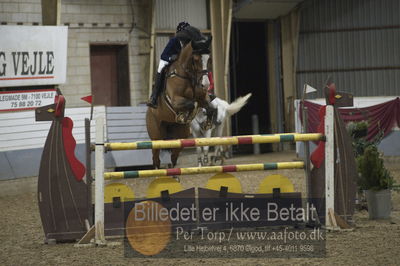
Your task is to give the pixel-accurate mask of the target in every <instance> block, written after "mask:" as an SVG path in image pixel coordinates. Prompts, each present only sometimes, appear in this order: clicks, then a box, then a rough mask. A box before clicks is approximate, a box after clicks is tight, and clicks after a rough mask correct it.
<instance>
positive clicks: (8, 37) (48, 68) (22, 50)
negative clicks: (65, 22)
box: [0, 26, 68, 87]
mask: <svg viewBox="0 0 400 266" xmlns="http://www.w3.org/2000/svg"><path fill="white" fill-rule="evenodd" d="M0 36H1V37H0V87H16V86H32V85H56V84H61V83H65V80H66V72H67V71H66V70H67V41H68V27H64V26H0Z"/></svg>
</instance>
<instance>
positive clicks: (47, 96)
mask: <svg viewBox="0 0 400 266" xmlns="http://www.w3.org/2000/svg"><path fill="white" fill-rule="evenodd" d="M55 96H56V90H54V89H49V90H46V89H43V90H29V91H1V92H0V112H1V111H3V112H7V111H21V110H30V109H35V108H37V107H40V106H45V105H48V104H52V103H54V97H55Z"/></svg>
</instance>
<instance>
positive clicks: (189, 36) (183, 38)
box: [147, 21, 215, 108]
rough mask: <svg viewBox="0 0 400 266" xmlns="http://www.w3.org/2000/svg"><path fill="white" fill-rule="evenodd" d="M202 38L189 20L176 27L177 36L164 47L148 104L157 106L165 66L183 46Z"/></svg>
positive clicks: (175, 56) (176, 55)
mask: <svg viewBox="0 0 400 266" xmlns="http://www.w3.org/2000/svg"><path fill="white" fill-rule="evenodd" d="M202 39H204V36H203V35H202V34H201V32H200V31H199V30H198V29H197V28H195V27H192V26H190V24H189V23H188V22H186V21H182V22H180V23H179V24H178V26H177V27H176V34H175V37H173V38H171V39H170V40H169V42H168V44H167V46H166V47H165V48H164V51H163V52H162V54H161V59H160V62H159V64H158V69H157V77H156V81H155V84H154V87H153V91H152V93H151V96H150V99H149V101H148V102H147V106H149V107H152V108H157V100H158V96H159V95H160V93H161V91H162V88H161V85H162V81H163V80H162V71H163V69H164V67H165V66H167V65H169V64H170V63H171V62H173V61H175V60H176V59H177V57H178V54H179V52H180V51H181V49H182V47H184V46H185V45H186V44H188V43H189V42H190V41H192V40H193V41H198V40H202ZM211 98H212V99H214V98H215V97H214V98H213V97H212V96H211Z"/></svg>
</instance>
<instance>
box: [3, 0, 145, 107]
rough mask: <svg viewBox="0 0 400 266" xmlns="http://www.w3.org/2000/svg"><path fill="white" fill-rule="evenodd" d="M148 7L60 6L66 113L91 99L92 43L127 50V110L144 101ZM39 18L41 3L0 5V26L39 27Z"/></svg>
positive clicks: (83, 1)
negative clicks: (63, 27)
mask: <svg viewBox="0 0 400 266" xmlns="http://www.w3.org/2000/svg"><path fill="white" fill-rule="evenodd" d="M149 4H150V1H147V0H97V1H95V0H68V1H61V25H67V26H68V27H69V30H68V62H67V81H66V83H65V84H62V85H61V86H60V88H61V90H62V92H63V93H64V95H65V96H66V99H67V101H68V106H69V107H79V106H87V104H86V103H85V102H83V101H82V100H80V98H81V97H83V96H86V95H89V94H90V93H91V81H90V44H93V43H102V44H107V43H110V44H112V43H114V44H115V43H123V44H128V46H129V72H130V89H131V93H130V95H131V105H133V106H135V105H137V104H139V103H142V102H144V101H146V100H147V97H148V69H149V51H150V48H149V47H150V35H149V32H150V18H151V11H150V6H149ZM41 13H42V12H41V0H0V23H1V24H3V25H4V24H7V25H18V24H20V25H41V22H42V18H41ZM132 13H133V16H132ZM133 23H134V24H133Z"/></svg>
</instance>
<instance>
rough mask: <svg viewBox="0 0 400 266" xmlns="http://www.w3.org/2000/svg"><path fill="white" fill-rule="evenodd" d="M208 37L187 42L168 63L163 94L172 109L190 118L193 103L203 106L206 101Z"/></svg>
mask: <svg viewBox="0 0 400 266" xmlns="http://www.w3.org/2000/svg"><path fill="white" fill-rule="evenodd" d="M210 43H211V38H208V39H206V40H200V41H194V42H190V43H189V44H187V45H186V46H185V47H184V48H183V49H182V51H181V53H180V54H179V57H178V59H177V60H176V61H175V62H173V63H172V64H171V66H170V67H169V70H168V74H167V81H166V84H167V87H166V91H167V95H168V96H169V98H170V99H171V105H172V108H173V109H174V110H175V112H176V113H190V115H187V116H186V119H187V120H188V121H185V122H190V120H191V119H193V117H194V114H195V111H196V110H195V109H196V107H197V105H200V106H206V104H207V102H208V94H207V89H208V87H209V86H210V81H209V79H208V66H209V64H208V63H209V59H210V55H209V54H207V53H206V52H208V53H209V46H210Z"/></svg>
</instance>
